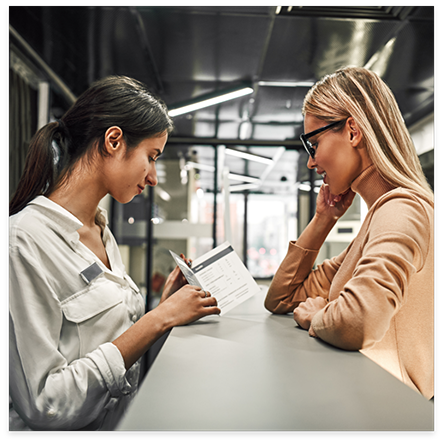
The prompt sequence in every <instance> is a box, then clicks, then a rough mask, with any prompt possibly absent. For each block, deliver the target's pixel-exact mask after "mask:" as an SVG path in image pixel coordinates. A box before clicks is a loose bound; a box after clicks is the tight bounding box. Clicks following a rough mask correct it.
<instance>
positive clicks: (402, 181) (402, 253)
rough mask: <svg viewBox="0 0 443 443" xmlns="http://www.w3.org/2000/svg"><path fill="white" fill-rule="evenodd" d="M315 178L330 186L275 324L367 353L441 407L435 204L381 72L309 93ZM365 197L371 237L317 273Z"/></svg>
mask: <svg viewBox="0 0 443 443" xmlns="http://www.w3.org/2000/svg"><path fill="white" fill-rule="evenodd" d="M303 114H304V117H305V122H304V129H305V133H304V134H302V135H301V137H300V138H301V140H302V142H303V144H304V147H305V149H306V150H307V152H308V154H309V160H308V167H309V168H310V169H316V171H317V173H318V174H321V175H323V177H324V183H323V184H322V186H321V189H320V192H319V194H318V198H317V209H316V213H315V215H314V217H313V219H312V220H311V221H310V223H309V224H308V226H307V227H306V229H305V230H304V231H303V233H302V234H301V235H300V237H299V238H298V240H297V241H291V242H290V244H289V248H288V252H287V255H286V257H285V259H284V260H283V262H282V263H281V265H280V267H279V269H278V271H277V273H276V275H275V277H274V279H273V281H272V284H271V287H270V289H269V292H268V294H267V297H266V301H265V307H266V308H267V309H268V310H269V311H271V312H273V313H276V314H285V313H289V312H293V315H294V319H295V321H296V322H297V324H298V325H299V326H300V327H301V328H303V329H307V330H309V334H310V335H311V336H313V337H318V338H320V339H322V340H324V341H325V342H328V343H330V344H332V345H334V346H336V347H339V348H341V349H346V350H360V351H361V352H362V353H363V354H365V355H366V356H367V357H369V358H370V359H372V360H373V361H375V362H376V363H378V364H379V365H380V366H382V367H383V368H385V369H386V370H387V371H389V372H390V373H392V374H393V375H395V376H396V377H397V378H398V379H400V380H401V381H403V382H404V383H406V384H407V385H408V386H410V387H411V388H413V389H415V390H417V391H419V392H420V393H421V394H422V395H423V396H425V397H426V398H428V399H430V398H432V397H433V395H434V386H433V378H434V372H433V335H434V334H433V280H434V250H433V244H434V237H433V229H434V227H433V216H434V201H433V193H432V190H431V189H430V187H429V185H428V184H427V182H426V179H425V177H424V175H423V172H422V169H421V166H420V163H419V160H418V157H417V154H416V151H415V149H414V146H413V144H412V141H411V138H410V136H409V133H408V131H407V129H406V126H405V123H404V121H403V119H402V116H401V113H400V111H399V109H398V106H397V103H396V101H395V98H394V96H393V94H392V92H391V91H390V90H389V88H388V87H387V85H386V84H385V83H384V82H383V81H382V80H381V79H380V78H379V77H378V76H377V75H376V74H375V73H373V72H371V71H368V70H366V69H363V68H351V67H349V68H345V69H341V70H338V71H337V72H335V73H334V74H332V75H328V76H326V77H325V78H324V79H322V80H321V81H319V82H318V83H317V84H316V85H314V86H313V88H312V89H311V90H310V91H309V92H308V94H307V96H306V98H305V101H304V105H303ZM356 193H358V194H359V195H360V196H361V197H362V198H363V200H364V201H365V202H366V204H367V206H368V214H367V216H366V218H365V220H364V222H363V225H362V227H361V230H360V232H359V233H358V235H357V236H356V238H355V239H354V240H353V241H352V242H351V244H350V245H349V246H348V247H347V248H346V250H345V251H343V252H342V253H341V254H340V255H339V256H337V257H334V258H332V259H330V260H325V261H324V262H323V263H322V264H320V265H318V266H317V267H316V269H313V265H314V262H315V259H316V257H317V254H318V251H319V249H320V247H321V245H322V244H323V242H324V241H325V239H326V237H327V235H328V233H329V232H330V231H331V229H332V228H333V226H334V225H335V223H336V222H337V220H338V219H339V218H340V217H341V216H342V215H343V214H344V213H345V212H346V210H347V209H348V208H349V206H350V205H351V203H352V201H353V199H354V196H355V194H356Z"/></svg>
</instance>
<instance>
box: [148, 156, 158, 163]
mask: <svg viewBox="0 0 443 443" xmlns="http://www.w3.org/2000/svg"><path fill="white" fill-rule="evenodd" d="M149 161H150V162H154V163H155V162H156V161H157V160H155V159H154V158H152V157H149Z"/></svg>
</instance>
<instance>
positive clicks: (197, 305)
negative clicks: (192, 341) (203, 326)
mask: <svg viewBox="0 0 443 443" xmlns="http://www.w3.org/2000/svg"><path fill="white" fill-rule="evenodd" d="M156 309H158V310H160V311H161V313H162V315H163V316H164V318H165V320H166V319H167V322H168V323H169V324H170V326H171V327H174V326H181V325H186V324H188V323H192V322H193V321H196V320H198V319H199V318H202V317H205V316H207V315H213V314H216V315H218V314H220V312H221V311H220V309H219V308H218V307H217V300H216V299H215V297H211V294H210V293H209V292H208V291H204V290H203V289H201V288H199V287H197V286H191V285H185V286H183V287H182V288H181V289H179V290H178V291H177V292H175V293H174V294H172V295H171V296H170V297H168V298H167V299H166V300H165V301H164V302H163V303H162V304H161V305H159V306H158V307H157V308H156Z"/></svg>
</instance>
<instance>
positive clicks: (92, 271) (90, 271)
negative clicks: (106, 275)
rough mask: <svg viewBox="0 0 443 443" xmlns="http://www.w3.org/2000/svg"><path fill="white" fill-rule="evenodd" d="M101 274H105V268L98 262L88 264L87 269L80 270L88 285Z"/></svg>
mask: <svg viewBox="0 0 443 443" xmlns="http://www.w3.org/2000/svg"><path fill="white" fill-rule="evenodd" d="M101 274H103V270H102V268H100V266H99V265H98V264H97V263H96V262H94V263H92V265H91V266H88V267H87V268H86V269H84V270H83V271H82V272H80V275H81V276H82V278H83V280H84V281H85V282H86V284H88V285H89V283H91V281H92V280H94V279H95V278H97V277H98V276H99V275H101Z"/></svg>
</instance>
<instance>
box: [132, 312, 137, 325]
mask: <svg viewBox="0 0 443 443" xmlns="http://www.w3.org/2000/svg"><path fill="white" fill-rule="evenodd" d="M132 321H133V322H134V323H135V322H136V321H137V316H136V315H135V314H134V315H133V316H132Z"/></svg>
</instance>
